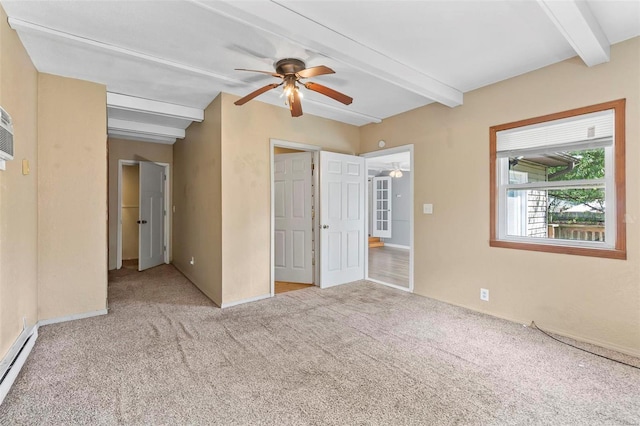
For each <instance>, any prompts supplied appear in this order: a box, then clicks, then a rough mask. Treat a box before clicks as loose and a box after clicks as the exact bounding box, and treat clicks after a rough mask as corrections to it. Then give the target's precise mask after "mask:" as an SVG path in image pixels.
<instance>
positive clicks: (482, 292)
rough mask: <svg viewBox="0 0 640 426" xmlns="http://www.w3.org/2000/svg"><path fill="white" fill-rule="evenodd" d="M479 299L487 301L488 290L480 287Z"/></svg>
mask: <svg viewBox="0 0 640 426" xmlns="http://www.w3.org/2000/svg"><path fill="white" fill-rule="evenodd" d="M480 300H484V301H485V302H488V301H489V290H487V289H486V288H481V289H480Z"/></svg>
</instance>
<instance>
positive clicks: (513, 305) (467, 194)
mask: <svg viewBox="0 0 640 426" xmlns="http://www.w3.org/2000/svg"><path fill="white" fill-rule="evenodd" d="M619 98H626V99H627V115H626V118H627V134H626V136H627V157H626V158H627V214H628V218H629V219H628V223H627V241H628V260H626V261H621V260H609V259H598V258H590V257H581V256H570V255H558V254H551V253H537V252H530V251H521V250H512V249H502V248H490V247H489V242H488V240H489V127H490V126H492V125H497V124H502V123H507V122H511V121H516V120H521V119H525V118H531V117H535V116H540V115H544V114H549V113H554V112H559V111H564V110H567V109H571V108H577V107H582V106H587V105H591V104H596V103H600V102H605V101H610V100H614V99H619ZM639 117H640V38H635V39H633V40H630V41H627V42H624V43H620V44H618V45H615V46H613V47H612V50H611V62H609V63H606V64H602V65H598V66H595V67H592V68H588V67H586V66H585V65H584V64H583V63H582V61H581V60H580V59H579V58H573V59H570V60H568V61H564V62H562V63H559V64H556V65H552V66H549V67H546V68H543V69H540V70H537V71H534V72H531V73H529V74H525V75H522V76H520V77H516V78H513V79H510V80H507V81H504V82H501V83H498V84H494V85H491V86H488V87H485V88H482V89H479V90H476V91H473V92H470V93H467V94H465V100H464V105H463V106H460V107H457V108H453V109H450V108H447V107H444V106H441V105H436V104H433V105H429V106H426V107H423V108H419V109H416V110H413V111H410V112H407V113H404V114H401V115H398V116H395V117H392V118H389V119H387V120H384V122H383V123H381V124H374V125H368V126H365V127H363V128H362V129H361V146H360V151H361V152H369V151H375V150H377V149H378V148H377V142H378V140H380V139H384V140H385V141H386V142H387V147H393V146H398V145H404V144H410V143H413V144H415V212H414V213H415V259H416V262H415V291H416V293H418V294H421V295H425V296H429V297H433V298H436V299H440V300H444V301H446V302H450V303H453V304H456V305H461V306H466V307H469V308H471V309H474V310H477V311H481V312H487V313H489V314H492V315H496V316H499V317H504V318H508V319H511V320H514V321H518V322H521V323H523V324H529V323H530V322H531V321H532V320H535V322H536V324H538V325H539V326H540V327H541V328H546V329H548V330H555V331H557V332H560V333H562V334H565V335H569V336H575V337H577V338H579V339H581V340H586V341H592V342H595V343H599V344H601V345H604V346H608V347H611V348H616V349H619V350H621V351H624V352H627V353H633V354H636V355H640V252H639V248H640V247H639V242H640V227H639V225H638V222H639V221H640V205H639V196H640V168H639V167H638V159H639V158H640V127H639V126H640V120H639ZM423 203H433V204H434V214H433V215H423V214H422V213H421V211H422V204H423ZM481 287H484V288H487V289H489V290H490V296H491V297H490V301H489V302H482V301H480V299H479V292H480V288H481Z"/></svg>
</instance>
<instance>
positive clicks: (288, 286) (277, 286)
mask: <svg viewBox="0 0 640 426" xmlns="http://www.w3.org/2000/svg"><path fill="white" fill-rule="evenodd" d="M313 286H314V285H313V284H302V283H289V282H285V281H276V282H275V283H274V292H275V293H276V294H280V293H286V292H288V291H295V290H302V289H305V288H309V287H313Z"/></svg>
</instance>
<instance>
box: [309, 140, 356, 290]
mask: <svg viewBox="0 0 640 426" xmlns="http://www.w3.org/2000/svg"><path fill="white" fill-rule="evenodd" d="M364 161H365V160H364V158H362V157H356V156H353V155H345V154H336V153H333V152H324V151H323V152H321V153H320V221H319V224H320V287H322V288H326V287H331V286H334V285H338V284H344V283H348V282H352V281H357V280H361V279H364V251H365V231H366V223H365V222H366V221H365V205H364V203H365V190H366V170H365V164H364Z"/></svg>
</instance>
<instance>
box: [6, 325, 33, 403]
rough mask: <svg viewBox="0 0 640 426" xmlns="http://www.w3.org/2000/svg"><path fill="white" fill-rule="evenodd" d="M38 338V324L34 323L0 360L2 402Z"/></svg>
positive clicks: (21, 334)
mask: <svg viewBox="0 0 640 426" xmlns="http://www.w3.org/2000/svg"><path fill="white" fill-rule="evenodd" d="M37 338H38V326H37V325H34V326H33V327H31V328H29V329H25V330H24V331H23V332H22V333H20V336H18V339H17V340H16V342H15V343H14V344H13V346H11V349H9V352H7V355H6V356H5V357H4V359H3V360H2V362H0V375H1V376H0V377H1V378H0V404H2V402H3V401H4V398H5V396H7V394H8V393H9V389H11V385H13V382H14V381H15V380H16V377H18V373H20V370H21V369H22V366H23V365H24V363H25V361H26V360H27V357H28V356H29V353H30V352H31V349H33V345H34V344H35V343H36V339H37Z"/></svg>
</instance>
